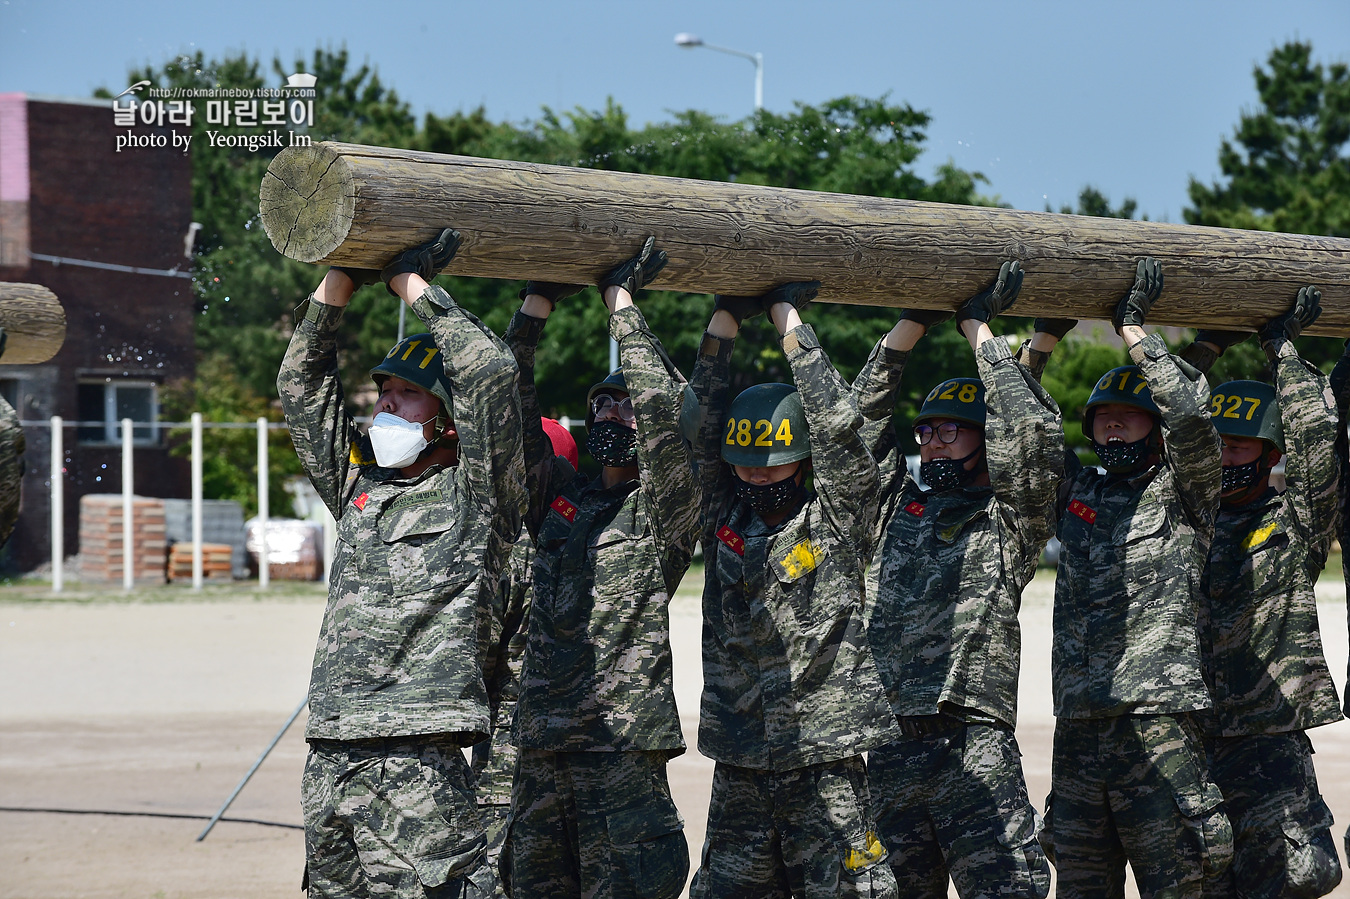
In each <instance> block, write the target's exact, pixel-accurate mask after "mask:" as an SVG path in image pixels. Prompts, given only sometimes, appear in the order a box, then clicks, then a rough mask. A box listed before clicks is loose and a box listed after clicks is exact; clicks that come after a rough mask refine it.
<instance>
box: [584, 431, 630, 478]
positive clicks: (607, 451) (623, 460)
mask: <svg viewBox="0 0 1350 899" xmlns="http://www.w3.org/2000/svg"><path fill="white" fill-rule="evenodd" d="M586 449H587V450H588V451H589V452H590V454H591V458H593V459H595V461H597V462H599V463H600V464H601V465H608V466H610V467H611V468H627V467H628V466H630V465H636V464H637V431H635V430H634V429H632V428H626V427H624V426H623V425H621V424H619V423H618V422H617V421H597V422H596V423H595V424H593V425H591V431H590V433H589V434H587V435H586Z"/></svg>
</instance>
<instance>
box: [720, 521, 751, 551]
mask: <svg viewBox="0 0 1350 899" xmlns="http://www.w3.org/2000/svg"><path fill="white" fill-rule="evenodd" d="M717 539H718V540H721V541H722V542H723V543H725V544H726V545H727V547H728V548H730V549H731V551H732V552H734V553H735V554H736V555H738V556H743V555H745V540H744V538H742V537H741V535H740V534H738V533H736V532H735V531H733V530H732V529H731V528H729V527H727V526H726V525H723V526H722V529H721V530H720V531H718V532H717Z"/></svg>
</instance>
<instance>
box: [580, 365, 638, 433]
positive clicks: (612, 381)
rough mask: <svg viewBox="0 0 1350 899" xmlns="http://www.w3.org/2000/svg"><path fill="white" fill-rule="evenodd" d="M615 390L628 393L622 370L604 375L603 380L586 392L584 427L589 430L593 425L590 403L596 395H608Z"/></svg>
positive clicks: (593, 415) (593, 416)
mask: <svg viewBox="0 0 1350 899" xmlns="http://www.w3.org/2000/svg"><path fill="white" fill-rule="evenodd" d="M615 390H622V391H623V392H624V393H627V392H628V382H627V381H625V380H624V379H623V369H621V368H616V369H614V371H612V372H610V373H609V374H607V375H605V379H604V380H603V381H601V382H600V383H598V384H594V385H592V386H591V389H590V390H588V391H586V427H587V428H590V426H591V425H593V424H595V413H594V412H592V411H591V402H592V401H594V399H595V397H596V395H597V394H601V393H610V392H612V391H615Z"/></svg>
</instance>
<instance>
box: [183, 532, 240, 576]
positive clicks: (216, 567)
mask: <svg viewBox="0 0 1350 899" xmlns="http://www.w3.org/2000/svg"><path fill="white" fill-rule="evenodd" d="M233 557H234V547H232V546H230V544H228V543H203V544H202V577H204V578H207V579H208V580H209V579H213V578H214V579H216V580H226V581H228V580H230V579H231V578H233V577H234V564H233ZM169 580H170V581H190V580H192V544H191V543H181V542H180V543H175V544H174V545H173V546H172V547H170V549H169Z"/></svg>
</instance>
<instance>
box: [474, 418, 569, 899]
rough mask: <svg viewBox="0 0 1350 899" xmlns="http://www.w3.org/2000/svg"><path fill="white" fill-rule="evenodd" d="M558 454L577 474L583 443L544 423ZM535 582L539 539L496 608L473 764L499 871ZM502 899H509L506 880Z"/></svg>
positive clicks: (505, 573) (507, 575)
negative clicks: (484, 729)
mask: <svg viewBox="0 0 1350 899" xmlns="http://www.w3.org/2000/svg"><path fill="white" fill-rule="evenodd" d="M543 425H544V431H545V432H546V433H547V434H548V437H549V441H550V442H551V443H552V444H553V452H554V454H556V455H558V456H562V457H563V458H564V459H566V460H567V461H568V463H569V464H571V466H572V467H573V468H576V467H577V465H578V464H579V463H580V461H581V460H580V458H579V456H578V454H577V443H576V441H575V440H573V439H572V435H571V434H570V433H568V431H567V429H566V428H564V427H563V426H562V425H561V424H559V423H558V422H556V421H554V420H553V419H551V418H545V419H543ZM533 580H534V538H532V537H530V536H529V534H524V535H523V536H522V538H521V539H520V540H518V541H516V545H515V546H514V547H512V549H511V559H510V561H509V562H508V563H507V565H506V567H505V568H503V569H502V573H501V577H500V579H499V581H498V588H497V594H496V596H495V597H494V601H493V606H492V637H491V640H490V641H489V643H488V661H487V666H486V668H485V673H484V675H483V678H484V680H485V681H486V682H487V690H488V705H489V707H490V708H491V710H492V737H491V738H490V739H487V740H483V741H482V742H481V743H475V744H474V747H473V753H472V755H471V758H470V767H471V768H472V769H473V777H474V784H475V786H476V788H477V790H476V795H477V798H478V810H479V812H481V813H482V815H483V819H484V823H485V824H486V826H487V838H488V848H487V855H488V864H490V865H491V866H492V868H493V870H496V868H497V860H498V858H499V857H500V856H501V851H502V844H503V843H504V842H505V840H506V825H507V819H508V817H509V813H510V810H511V780H512V778H513V777H514V776H515V770H516V756H517V753H516V747H515V745H514V744H513V743H512V742H511V721H512V720H513V719H514V717H515V713H516V702H517V700H519V698H520V673H521V668H522V666H523V665H524V662H525V637H526V634H525V626H526V622H527V621H528V620H529V614H530V597H531V594H532V592H533V590H532V585H533ZM497 895H499V896H505V895H506V891H505V890H504V889H503V888H502V885H501V882H500V879H499V880H498V883H497Z"/></svg>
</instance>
